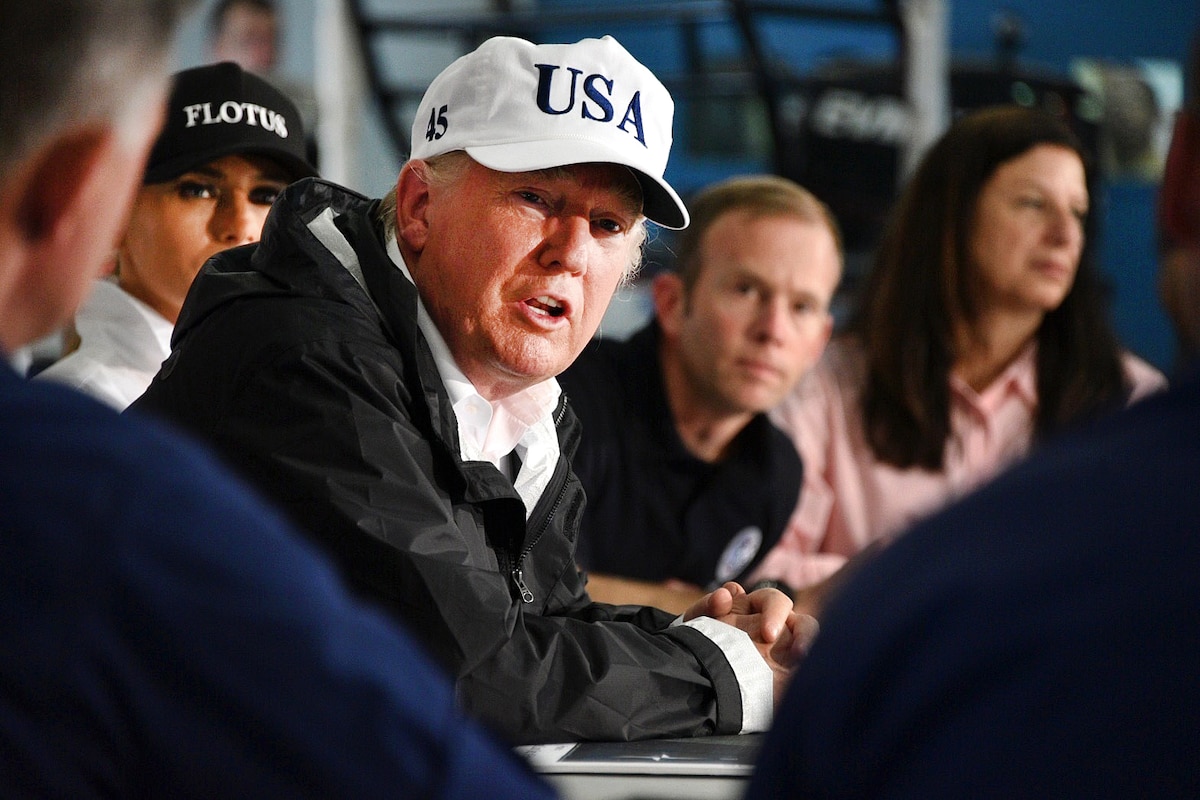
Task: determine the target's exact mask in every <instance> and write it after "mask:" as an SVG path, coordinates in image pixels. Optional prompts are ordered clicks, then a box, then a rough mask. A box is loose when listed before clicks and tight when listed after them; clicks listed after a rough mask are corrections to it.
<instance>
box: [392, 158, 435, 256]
mask: <svg viewBox="0 0 1200 800" xmlns="http://www.w3.org/2000/svg"><path fill="white" fill-rule="evenodd" d="M420 166H421V167H423V166H424V164H421V165H420ZM428 213H429V183H428V182H427V181H426V179H425V176H424V173H423V171H422V170H420V169H418V168H414V166H413V162H411V161H410V162H408V163H407V164H405V165H404V168H403V169H401V170H400V176H399V177H398V178H397V179H396V235H397V236H398V237H399V238H400V241H401V244H404V245H407V246H408V247H409V248H410V249H412V250H413V251H414V252H417V253H419V252H421V251H422V250H424V249H425V242H426V241H427V240H428V238H429V219H428Z"/></svg>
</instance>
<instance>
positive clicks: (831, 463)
mask: <svg viewBox="0 0 1200 800" xmlns="http://www.w3.org/2000/svg"><path fill="white" fill-rule="evenodd" d="M1035 356H1036V345H1032V344H1031V345H1030V346H1029V347H1027V348H1026V349H1025V350H1024V351H1022V352H1021V354H1020V355H1019V356H1018V357H1017V359H1016V360H1015V361H1013V363H1012V364H1011V365H1009V367H1008V368H1007V369H1006V370H1005V371H1004V372H1003V373H1002V374H1001V375H1000V376H999V377H998V378H996V380H995V381H993V382H992V383H991V385H989V386H988V387H987V388H985V389H984V390H983V391H982V392H976V391H975V390H973V389H972V388H971V387H970V386H968V385H967V384H966V383H965V382H963V381H962V380H960V379H958V378H957V377H952V378H951V385H950V388H951V392H950V395H951V399H950V438H949V440H948V441H947V443H946V453H945V460H944V467H943V468H942V470H941V471H936V472H935V471H930V470H925V469H921V468H909V469H898V468H896V467H893V466H891V465H888V464H884V463H881V462H880V461H878V460H876V458H875V455H874V452H873V451H872V450H871V447H870V445H869V444H868V443H867V440H866V437H865V435H864V431H863V418H862V402H861V390H862V386H863V384H864V380H865V377H864V376H865V370H866V365H865V362H864V360H863V357H862V353H861V351H860V350H859V349H858V348H857V347H856V346H854V345H853V344H851V342H850V341H849V340H847V339H836V340H834V341H833V342H831V343H830V345H829V347H828V348H827V349H826V352H825V356H824V357H823V358H822V360H821V362H820V363H819V364H818V365H817V366H816V367H815V368H814V369H813V370H812V372H811V373H809V375H807V376H806V377H805V378H804V380H802V381H801V382H800V384H799V385H798V386H797V387H796V389H794V390H793V391H792V392H791V393H790V394H789V395H788V396H787V397H786V398H785V399H784V401H783V403H781V404H780V406H779V407H778V408H777V409H775V410H774V411H773V412H772V416H773V418H774V420H775V422H776V424H778V425H779V426H780V427H781V428H783V429H784V430H785V431H787V432H788V433H789V434H790V435H791V437H792V440H793V441H794V442H795V443H796V447H797V449H798V450H799V451H800V456H801V459H802V460H803V461H804V484H803V487H802V488H801V490H800V501H799V504H798V505H797V508H796V511H795V512H794V513H793V515H792V519H791V521H790V523H789V524H788V529H787V530H786V531H785V532H784V535H783V538H782V539H781V540H780V541H779V543H778V544H777V545H776V546H775V548H774V549H773V550H772V551H771V552H770V553H768V554H767V556H766V558H765V559H764V560H763V563H762V564H761V565H760V566H759V568H758V570H757V571H756V573H755V575H753V576H752V577H751V580H752V581H755V580H761V579H764V578H771V579H774V580H781V581H784V582H785V583H787V584H789V585H790V586H793V587H795V588H803V587H805V586H809V585H811V584H813V583H816V582H818V581H820V580H822V579H824V578H825V577H827V576H829V575H830V574H832V573H833V572H834V571H836V570H837V569H838V568H839V567H841V566H842V564H844V563H845V562H846V559H847V558H848V557H849V556H852V555H854V554H855V553H857V552H858V551H860V550H862V549H863V548H864V547H866V546H867V545H868V544H870V543H871V542H873V541H875V540H876V539H883V538H886V537H890V536H892V535H894V534H896V533H898V532H900V531H902V530H904V529H905V528H907V527H908V526H909V525H911V524H912V523H913V522H915V521H917V520H918V519H920V518H921V517H923V516H926V515H928V514H929V513H931V512H933V511H936V510H937V509H939V508H941V507H942V506H943V505H945V504H946V503H948V502H950V501H951V500H954V499H955V498H958V497H961V496H962V495H963V494H965V493H966V492H968V491H970V490H971V489H973V488H975V487H976V486H978V485H979V484H980V483H982V482H983V481H985V480H987V479H988V478H990V477H992V476H994V475H995V474H996V473H997V472H999V471H1000V470H1001V469H1002V468H1003V467H1005V466H1007V465H1009V464H1011V463H1012V462H1013V461H1015V460H1017V459H1018V458H1020V457H1021V456H1023V455H1025V454H1026V453H1027V452H1028V451H1029V448H1030V445H1031V443H1032V439H1033V427H1034V413H1035V411H1036V408H1037V379H1036V360H1035ZM1124 365H1125V371H1126V374H1127V375H1128V376H1129V378H1130V380H1131V382H1132V384H1133V387H1134V388H1133V394H1132V398H1133V399H1134V400H1136V399H1138V398H1140V397H1142V396H1144V395H1146V394H1148V393H1150V392H1153V391H1156V390H1158V389H1161V388H1163V387H1165V386H1166V379H1165V378H1164V377H1163V375H1162V373H1160V372H1158V371H1157V370H1155V369H1154V368H1153V367H1151V366H1150V365H1149V364H1147V363H1146V362H1144V361H1142V360H1141V359H1138V358H1137V357H1135V356H1133V355H1130V354H1126V355H1125V356H1124Z"/></svg>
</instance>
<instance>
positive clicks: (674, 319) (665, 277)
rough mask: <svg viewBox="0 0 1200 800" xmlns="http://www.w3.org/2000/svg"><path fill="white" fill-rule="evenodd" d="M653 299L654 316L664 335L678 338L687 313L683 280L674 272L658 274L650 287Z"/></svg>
mask: <svg viewBox="0 0 1200 800" xmlns="http://www.w3.org/2000/svg"><path fill="white" fill-rule="evenodd" d="M650 288H651V291H652V293H653V297H654V314H655V316H656V317H657V318H658V326H659V328H661V329H662V332H663V334H664V335H666V336H669V337H671V338H675V337H676V336H678V333H679V329H680V327H681V326H682V325H683V317H684V314H685V312H686V311H687V308H686V307H687V298H686V291H685V289H684V288H683V279H681V278H680V277H679V275H677V274H676V273H674V272H660V273H659V274H657V275H655V276H654V282H653V283H652V284H651V285H650Z"/></svg>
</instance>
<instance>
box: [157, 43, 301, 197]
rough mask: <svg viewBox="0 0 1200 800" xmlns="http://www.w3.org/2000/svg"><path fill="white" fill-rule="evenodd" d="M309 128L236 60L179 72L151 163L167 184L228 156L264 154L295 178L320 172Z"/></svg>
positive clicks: (280, 96) (273, 90) (271, 88)
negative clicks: (310, 154)
mask: <svg viewBox="0 0 1200 800" xmlns="http://www.w3.org/2000/svg"><path fill="white" fill-rule="evenodd" d="M305 153H306V150H305V141H304V126H303V123H301V121H300V112H299V111H297V110H296V105H295V103H293V102H292V101H291V100H289V99H288V98H287V96H286V95H284V94H283V93H282V92H280V91H279V90H278V89H276V88H275V87H274V86H272V85H271V84H269V83H267V82H266V81H265V80H263V79H262V78H260V77H258V76H257V75H253V74H251V73H249V72H246V71H245V70H243V69H242V68H241V67H239V66H238V65H237V64H234V63H233V62H232V61H224V62H221V63H220V64H211V65H208V66H204V67H195V68H193V69H185V70H183V71H182V72H177V73H176V74H175V77H174V80H173V83H172V88H171V97H170V100H168V101H167V118H166V122H165V123H163V129H162V132H161V133H160V134H159V135H158V139H157V140H156V141H155V142H154V147H153V148H152V149H151V150H150V157H149V159H148V160H147V162H146V174H145V176H144V177H143V181H144V182H145V183H161V182H162V181H168V180H171V179H172V178H174V177H177V176H179V175H182V174H183V173H185V172H187V171H188V170H192V169H195V168H196V167H199V166H202V165H204V164H207V163H208V162H210V161H214V160H216V159H218V158H221V157H222V156H227V155H234V154H237V155H261V156H266V157H268V158H270V159H271V160H273V161H275V162H276V163H278V164H279V165H280V166H281V167H283V169H284V171H285V172H287V173H288V176H289V177H290V179H291V180H299V179H300V178H306V177H309V176H311V175H316V174H317V171H316V169H314V168H313V166H312V165H311V164H309V163H308V159H307V158H306V157H305Z"/></svg>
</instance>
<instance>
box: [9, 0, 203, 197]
mask: <svg viewBox="0 0 1200 800" xmlns="http://www.w3.org/2000/svg"><path fill="white" fill-rule="evenodd" d="M194 5H195V1H194V0H0V20H3V22H2V23H0V174H2V173H3V172H7V171H8V170H9V169H10V168H11V167H12V166H13V165H14V164H16V163H18V162H20V161H21V160H22V159H23V158H25V157H27V156H28V155H29V154H30V153H32V152H33V151H34V150H36V149H37V148H38V147H40V146H41V145H42V144H43V143H44V142H46V141H47V140H49V139H50V138H51V137H52V136H53V135H54V134H56V133H58V132H60V131H63V130H67V129H69V128H74V127H82V126H84V125H87V124H89V123H94V122H102V123H105V124H109V125H113V126H115V127H116V128H117V129H118V130H119V131H120V130H123V129H127V125H128V123H129V122H131V121H132V120H134V119H136V118H137V116H138V114H139V113H140V112H142V111H144V109H145V103H147V102H151V101H154V99H155V94H156V92H158V91H160V90H161V89H162V88H163V87H165V86H166V81H167V79H168V76H169V71H170V70H169V67H170V63H169V62H170V56H171V48H172V45H173V44H174V36H175V31H176V26H177V24H178V22H179V20H180V18H181V17H182V16H183V15H184V14H185V13H186V12H187V11H189V10H190V9H191V8H192V7H193V6H194Z"/></svg>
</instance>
